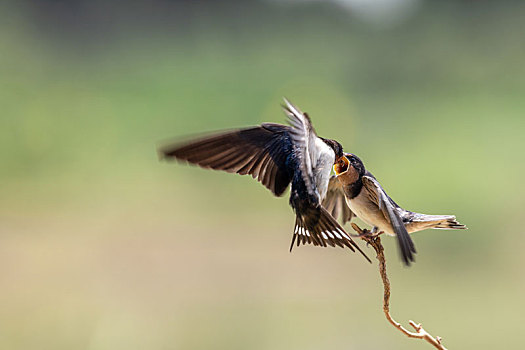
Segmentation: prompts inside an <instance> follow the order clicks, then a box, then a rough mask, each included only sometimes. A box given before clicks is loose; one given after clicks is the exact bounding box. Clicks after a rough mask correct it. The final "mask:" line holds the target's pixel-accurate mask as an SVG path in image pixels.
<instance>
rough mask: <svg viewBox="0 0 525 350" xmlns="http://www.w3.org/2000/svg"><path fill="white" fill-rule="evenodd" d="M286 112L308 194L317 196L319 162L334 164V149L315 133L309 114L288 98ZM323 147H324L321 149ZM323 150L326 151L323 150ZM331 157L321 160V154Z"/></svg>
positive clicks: (285, 100)
mask: <svg viewBox="0 0 525 350" xmlns="http://www.w3.org/2000/svg"><path fill="white" fill-rule="evenodd" d="M284 102H285V105H284V106H283V109H284V112H285V113H286V115H287V116H288V121H289V123H290V125H291V128H290V137H291V139H292V142H293V144H294V146H295V152H296V154H297V160H298V165H299V169H300V170H301V174H302V177H303V181H304V183H305V185H306V189H307V191H308V194H310V195H311V196H316V190H317V188H316V186H317V184H316V182H317V181H316V178H315V176H316V175H315V168H316V167H317V166H318V163H319V162H323V163H327V164H330V165H332V164H333V163H334V161H335V155H334V154H333V151H332V152H330V151H331V149H330V148H329V147H328V145H326V144H325V143H324V142H323V141H321V139H319V137H317V134H316V133H315V129H314V127H313V126H312V122H311V121H310V117H309V116H308V114H306V113H303V112H301V110H300V109H299V108H297V107H296V106H294V105H293V104H292V103H291V102H290V101H288V100H287V99H286V98H285V99H284ZM321 147H323V148H324V149H321ZM323 150H324V151H325V152H323ZM321 155H323V156H324V157H330V159H322V160H320V156H321Z"/></svg>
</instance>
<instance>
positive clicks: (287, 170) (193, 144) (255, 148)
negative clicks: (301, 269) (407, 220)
mask: <svg viewBox="0 0 525 350" xmlns="http://www.w3.org/2000/svg"><path fill="white" fill-rule="evenodd" d="M285 103H286V105H285V106H283V108H284V111H285V113H286V115H287V116H288V120H289V122H290V126H287V125H280V124H275V123H264V124H261V125H260V126H256V127H251V128H245V129H237V130H233V131H228V132H222V133H218V134H213V135H209V136H205V137H203V138H200V139H197V140H193V141H190V142H187V143H184V144H177V145H174V146H173V145H170V146H168V147H164V148H162V149H161V150H160V153H161V156H162V157H163V158H166V159H178V160H183V161H187V162H189V163H193V164H196V165H199V166H201V167H203V168H211V169H216V170H223V171H227V172H232V173H238V174H241V175H247V174H249V175H251V176H252V177H254V178H257V180H258V181H260V182H261V183H262V184H263V185H264V186H266V187H267V188H268V189H270V190H271V191H272V192H273V193H274V194H275V195H276V196H281V195H282V194H283V193H284V191H285V190H286V188H287V187H288V186H289V185H290V184H291V191H290V205H291V206H292V208H293V209H294V211H295V213H296V221H295V229H294V235H293V239H292V246H293V244H294V242H295V241H296V240H297V245H299V244H300V243H302V244H306V243H310V244H314V245H320V246H327V245H330V246H340V247H345V246H346V247H348V248H350V249H351V250H352V251H355V249H357V250H359V251H360V252H361V253H362V254H363V255H364V256H365V257H366V255H365V254H364V253H363V252H362V251H361V249H360V248H359V247H358V246H357V245H356V244H355V242H354V241H353V240H352V238H351V237H350V236H349V235H348V234H347V233H346V232H345V230H344V229H343V228H342V227H341V226H340V225H339V223H338V222H337V220H335V219H334V218H333V217H332V216H331V215H330V214H329V213H328V212H327V211H326V210H325V209H324V208H323V207H322V205H321V203H322V201H323V200H324V198H325V196H326V193H327V190H328V182H329V179H330V172H331V170H332V166H333V164H335V162H336V160H337V159H339V158H341V157H343V150H342V146H341V145H340V144H339V143H338V142H337V141H334V140H329V139H324V138H321V137H319V136H317V134H316V132H315V130H314V128H313V126H312V124H311V121H310V118H309V117H308V115H307V114H306V113H303V112H301V111H300V110H299V109H298V108H297V107H295V106H294V105H292V104H291V103H290V102H289V101H288V100H286V99H285ZM290 250H291V247H290ZM366 258H367V257H366ZM367 259H368V258H367Z"/></svg>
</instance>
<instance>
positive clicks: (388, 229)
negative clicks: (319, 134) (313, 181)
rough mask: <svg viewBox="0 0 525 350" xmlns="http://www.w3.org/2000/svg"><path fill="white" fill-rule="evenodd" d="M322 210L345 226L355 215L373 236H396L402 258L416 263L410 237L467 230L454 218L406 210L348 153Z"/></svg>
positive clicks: (340, 162)
mask: <svg viewBox="0 0 525 350" xmlns="http://www.w3.org/2000/svg"><path fill="white" fill-rule="evenodd" d="M334 172H335V175H334V176H332V177H331V178H330V181H329V184H328V191H327V196H326V198H325V200H324V202H323V206H324V207H325V208H326V209H327V210H328V211H329V212H330V213H331V214H332V216H334V217H335V218H336V219H337V218H338V217H341V218H342V221H343V224H344V223H346V222H347V221H350V220H351V219H352V216H353V215H355V216H357V217H358V218H360V219H361V220H363V221H364V222H366V223H367V224H369V225H371V226H372V227H373V229H372V231H371V234H372V235H374V234H380V233H383V232H384V233H387V234H389V235H395V236H397V241H398V246H399V250H400V253H401V258H402V259H403V262H404V263H405V264H406V265H410V263H411V262H414V261H415V259H414V254H415V253H416V248H415V246H414V242H413V241H412V238H411V237H410V236H409V233H413V232H417V231H421V230H426V229H428V228H434V229H466V228H467V227H466V226H465V225H462V224H460V223H458V222H457V221H456V217H455V216H454V215H427V214H420V213H415V212H412V211H408V210H405V209H403V208H401V207H400V206H399V205H397V204H396V202H394V201H393V200H392V198H390V197H389V196H388V195H387V194H386V192H385V190H384V189H383V187H381V185H380V184H379V182H378V181H377V180H376V178H375V177H374V176H373V175H372V174H371V173H370V172H369V171H367V170H366V169H365V166H364V165H363V162H362V161H361V159H359V158H358V157H357V156H355V155H353V154H350V153H345V154H344V155H343V156H342V157H340V158H338V160H337V161H336V163H335V164H334Z"/></svg>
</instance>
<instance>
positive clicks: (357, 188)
mask: <svg viewBox="0 0 525 350" xmlns="http://www.w3.org/2000/svg"><path fill="white" fill-rule="evenodd" d="M362 189H363V179H362V177H361V176H360V177H359V179H357V181H354V182H352V183H351V184H348V185H346V186H345V187H344V191H345V194H346V196H347V197H348V199H354V198H355V197H357V196H358V195H359V193H361V190H362Z"/></svg>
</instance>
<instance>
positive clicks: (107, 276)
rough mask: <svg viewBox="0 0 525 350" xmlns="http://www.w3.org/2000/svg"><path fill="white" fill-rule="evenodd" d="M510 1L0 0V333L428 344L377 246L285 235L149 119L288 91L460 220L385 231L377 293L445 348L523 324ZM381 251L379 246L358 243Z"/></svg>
mask: <svg viewBox="0 0 525 350" xmlns="http://www.w3.org/2000/svg"><path fill="white" fill-rule="evenodd" d="M524 16H525V5H523V4H522V5H516V4H515V3H511V2H506V1H500V2H493V3H489V2H478V1H423V0H421V1H418V0H381V1H379V0H377V1H370V2H366V1H359V0H337V1H330V2H329V1H324V2H321V1H300V0H296V1H286V2H282V1H227V2H219V1H158V0H157V1H149V2H146V1H144V2H140V1H128V2H124V1H120V2H119V1H115V2H110V3H108V2H105V1H69V2H67V1H6V2H2V3H1V5H0V108H1V113H0V121H1V124H0V126H1V127H0V146H1V147H0V159H1V162H2V166H1V171H0V184H1V185H0V280H1V291H0V310H1V312H0V348H2V349H93V350H95V349H255V350H258V349H360V350H362V349H421V348H430V346H429V345H428V344H424V343H423V342H421V341H418V340H411V339H408V338H406V337H405V336H403V335H402V334H401V333H399V332H398V331H396V330H394V329H393V328H392V327H391V326H390V325H389V324H388V323H387V322H386V320H385V319H384V317H383V314H382V311H381V300H382V285H381V283H380V280H379V276H378V273H377V267H376V266H375V264H374V265H369V264H367V263H365V261H364V260H363V259H362V258H361V257H360V256H358V255H356V254H351V253H349V252H348V251H346V250H342V249H332V248H329V249H320V248H316V247H310V246H307V247H300V248H298V249H295V250H294V252H293V253H292V254H290V253H289V252H288V246H289V243H290V239H291V232H292V227H293V223H294V219H293V214H292V211H291V209H290V207H289V206H288V203H287V202H288V200H287V198H286V197H285V198H279V199H277V198H274V197H272V195H271V194H270V192H269V191H268V190H266V189H265V188H263V187H262V186H261V185H260V184H258V183H256V182H255V181H254V180H253V179H251V178H248V177H240V176H236V175H231V174H224V173H220V172H211V171H205V170H202V169H198V168H194V167H189V166H183V165H179V164H169V163H164V162H159V160H158V158H157V155H156V147H157V146H158V145H159V144H161V143H162V142H163V141H166V140H170V139H177V138H180V137H185V136H186V135H193V134H199V133H202V132H205V131H212V130H217V129H224V128H232V127H238V126H248V125H255V124H258V123H261V122H265V121H271V122H283V121H284V120H285V117H284V115H283V114H282V112H281V110H280V106H279V105H280V103H281V101H282V100H281V98H282V96H287V97H288V98H290V99H291V100H292V101H293V102H294V103H296V104H297V105H299V106H300V107H301V108H302V109H303V110H305V111H308V112H309V113H310V115H311V116H312V118H313V121H314V124H315V126H316V129H317V131H318V132H319V134H320V135H321V136H326V137H330V138H335V139H337V140H339V141H341V142H342V143H343V144H344V146H345V147H346V150H347V151H351V152H353V153H356V154H358V155H360V156H361V157H362V159H364V161H365V164H366V165H367V167H368V168H369V169H370V170H371V171H372V172H373V173H374V174H375V175H376V177H378V179H379V180H380V181H381V182H382V184H383V185H384V187H385V188H386V190H387V191H388V192H389V194H390V195H391V196H392V197H393V198H394V199H395V200H396V201H397V202H398V203H400V204H401V205H402V206H405V207H406V208H408V209H412V210H418V211H421V212H424V213H434V214H455V215H457V217H458V219H459V220H460V221H461V222H462V223H464V224H467V225H468V226H469V230H467V231H439V230H434V231H432V230H431V231H425V232H420V233H417V234H415V235H414V236H413V237H414V240H415V243H416V245H417V248H418V255H417V263H416V264H415V265H413V266H412V267H411V268H404V267H403V266H402V265H401V263H400V261H399V259H398V257H397V249H396V246H395V240H394V239H392V238H386V239H385V240H384V241H385V245H386V249H387V257H388V259H389V272H390V279H391V282H392V288H393V290H392V300H391V303H392V312H393V315H394V317H396V318H397V319H398V320H399V321H402V322H404V323H405V324H406V322H407V321H408V319H414V320H415V321H418V322H422V323H423V325H424V326H425V328H426V329H427V330H428V331H430V332H431V333H433V334H434V335H440V336H442V337H443V338H444V342H445V345H446V346H447V347H449V348H450V349H473V348H476V349H493V348H496V347H503V348H506V349H507V348H508V349H510V348H520V347H521V346H522V343H523V342H522V340H521V335H522V334H521V333H522V332H523V331H524V330H525V329H524V328H525V326H524V319H523V313H524V311H525V301H524V298H523V295H525V274H524V273H523V270H522V268H523V266H524V263H525V256H524V254H523V251H524V249H525V236H524V234H523V233H524V232H523V226H522V224H521V223H522V219H523V215H524V214H523V208H524V204H525V203H524V200H523V198H524V195H525V187H524V185H523V183H522V178H523V172H524V171H525V162H524V156H523V153H524V150H525V138H524V136H523V134H524V131H525V121H524V114H523V111H524V109H525V99H524V95H525V64H524V62H525V41H524V32H523V18H524ZM367 251H368V252H369V254H370V255H371V256H373V253H372V250H371V249H370V248H368V249H367Z"/></svg>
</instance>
